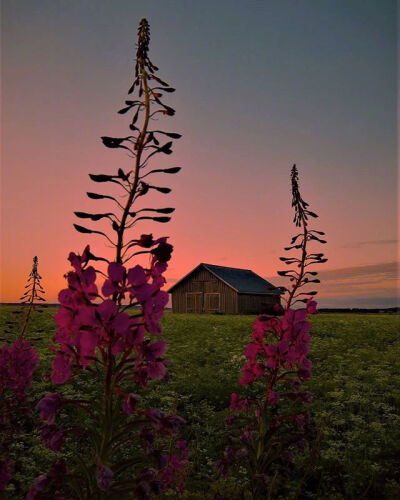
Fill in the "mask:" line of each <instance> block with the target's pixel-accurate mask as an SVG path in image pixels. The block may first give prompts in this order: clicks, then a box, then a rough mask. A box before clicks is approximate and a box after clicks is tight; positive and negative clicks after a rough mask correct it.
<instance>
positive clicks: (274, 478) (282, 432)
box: [217, 165, 327, 499]
mask: <svg viewBox="0 0 400 500" xmlns="http://www.w3.org/2000/svg"><path fill="white" fill-rule="evenodd" d="M291 184H292V195H293V199H292V206H293V208H294V211H295V216H294V219H293V222H294V223H295V225H296V227H299V228H301V231H300V232H299V233H298V234H296V235H295V236H294V237H293V238H292V240H291V245H290V246H288V247H286V248H285V250H286V251H292V250H298V251H299V252H300V256H299V257H294V256H290V257H281V258H280V260H281V261H282V262H284V263H285V264H286V265H288V266H293V268H292V269H289V270H284V271H278V274H279V275H280V276H284V277H286V278H288V279H289V282H290V285H289V288H286V287H281V291H282V293H286V297H283V300H284V303H285V307H284V308H282V307H281V306H277V308H276V309H277V313H280V314H281V316H280V317H278V316H270V315H265V314H263V315H261V316H259V317H258V318H257V319H256V321H255V323H254V326H253V330H252V341H251V342H250V343H249V344H247V346H246V348H245V351H244V355H245V357H246V359H247V361H246V363H245V365H244V367H243V369H242V376H241V378H240V380H239V382H240V384H241V385H243V386H247V387H248V393H249V396H248V397H245V398H244V397H240V396H238V395H237V394H236V393H233V394H231V404H230V410H231V411H232V412H233V413H232V414H231V415H229V416H228V417H227V419H226V425H227V426H228V427H230V429H231V431H230V440H231V446H228V447H227V448H226V449H225V451H224V455H223V458H222V459H221V460H219V461H218V462H217V468H218V470H219V472H220V474H222V475H226V474H227V473H228V469H229V467H230V466H233V465H234V464H236V465H239V466H241V467H244V468H245V469H246V470H247V477H248V480H249V486H248V488H247V491H248V493H249V494H250V496H251V498H253V499H261V498H263V499H264V498H270V497H271V495H274V494H275V493H276V492H277V491H279V486H282V481H284V480H285V476H289V474H290V471H291V470H292V467H293V458H294V454H295V453H296V451H299V450H300V451H301V450H304V448H305V446H306V437H307V434H308V430H307V427H308V425H309V423H310V422H309V417H308V414H307V412H306V410H305V408H304V404H307V403H309V402H310V401H311V398H312V396H311V393H310V392H308V391H304V390H303V389H302V383H303V382H304V381H306V380H307V379H309V378H310V377H311V361H310V359H309V358H308V352H309V344H310V332H311V323H310V321H309V316H310V315H312V314H316V312H317V303H316V302H315V301H314V300H313V297H314V296H315V295H316V294H317V292H316V291H307V292H305V291H303V289H304V286H306V285H308V284H309V283H319V279H318V278H316V276H317V274H318V273H317V272H316V271H310V270H309V267H310V266H312V265H314V264H321V263H323V262H326V261H327V259H326V258H324V255H323V254H322V253H311V252H310V251H309V244H310V243H311V242H319V243H322V244H323V243H326V241H325V240H322V239H321V238H320V236H323V235H324V233H323V232H321V231H316V230H311V229H310V228H309V218H310V217H317V215H316V214H315V213H314V212H311V211H310V210H309V209H308V203H306V202H305V201H304V200H303V199H302V197H301V194H300V191H299V183H298V171H297V168H296V165H294V166H293V168H292V171H291ZM296 303H297V306H298V305H299V304H300V305H301V304H304V306H303V307H301V308H298V307H296V308H294V307H293V306H294V305H295V304H296ZM279 309H280V310H279ZM311 451H312V452H315V449H314V450H311ZM246 498H247V497H246Z"/></svg>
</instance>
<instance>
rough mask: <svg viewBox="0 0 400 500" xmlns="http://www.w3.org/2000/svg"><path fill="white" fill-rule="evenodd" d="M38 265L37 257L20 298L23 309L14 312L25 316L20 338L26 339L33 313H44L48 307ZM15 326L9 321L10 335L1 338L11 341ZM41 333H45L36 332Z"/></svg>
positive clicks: (6, 331)
mask: <svg viewBox="0 0 400 500" xmlns="http://www.w3.org/2000/svg"><path fill="white" fill-rule="evenodd" d="M38 265H39V259H38V258H37V256H36V255H35V257H33V263H32V270H31V272H30V273H29V275H28V280H27V284H26V285H25V292H24V293H23V295H22V297H20V305H21V307H20V308H18V309H16V310H15V311H13V314H15V315H18V316H23V315H24V314H25V315H24V319H23V321H22V325H21V327H20V333H19V337H20V338H24V337H25V334H26V330H27V327H28V324H29V320H30V318H31V314H32V312H33V311H36V312H39V313H41V312H43V308H45V307H46V305H45V304H43V302H45V301H46V299H45V298H44V297H43V295H44V294H45V293H46V292H45V291H44V289H43V286H42V284H41V279H42V277H41V276H40V274H39V273H38ZM15 326H16V324H15V322H13V321H7V322H6V329H5V333H6V334H7V335H8V337H6V338H1V340H5V341H10V339H11V337H10V335H13V334H14V329H15ZM39 332H43V329H36V330H35V333H39Z"/></svg>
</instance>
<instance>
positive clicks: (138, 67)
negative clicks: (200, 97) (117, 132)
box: [74, 19, 181, 264]
mask: <svg viewBox="0 0 400 500" xmlns="http://www.w3.org/2000/svg"><path fill="white" fill-rule="evenodd" d="M149 42H150V27H149V24H148V22H147V20H146V19H142V20H141V21H140V25H139V30H138V42H137V52H136V64H135V75H134V81H133V83H132V85H131V87H130V89H129V90H128V94H132V93H133V92H134V91H135V89H137V91H138V92H137V94H138V95H137V98H136V99H134V100H126V101H125V107H123V108H122V109H120V110H119V111H118V113H119V114H127V113H132V119H131V121H130V124H129V129H130V132H131V134H130V135H127V136H126V137H108V136H103V137H102V138H101V139H102V141H103V144H104V146H105V147H107V148H111V149H124V150H125V151H127V153H128V156H129V157H130V158H132V159H133V168H132V169H131V170H129V171H127V172H124V171H123V170H122V169H121V168H119V169H118V171H117V173H116V174H113V175H109V174H89V177H90V178H91V179H92V181H94V182H97V183H106V182H112V183H114V184H118V185H119V186H120V187H121V188H122V190H123V193H122V195H121V196H120V199H117V198H115V197H113V196H108V195H104V194H98V193H91V192H89V193H87V195H88V197H89V198H91V199H94V200H100V199H107V200H111V201H112V202H113V203H115V204H116V205H117V208H119V210H120V213H119V214H117V213H116V212H115V211H107V212H104V213H95V214H91V213H86V212H75V215H76V216H77V217H79V218H81V219H89V220H92V221H99V220H103V219H104V220H108V221H109V223H110V226H111V230H112V233H111V235H107V234H105V233H104V232H103V231H95V230H92V229H89V228H87V227H84V226H80V225H78V224H74V226H75V229H76V230H77V231H79V232H81V233H96V234H100V235H101V236H103V237H105V238H106V239H107V240H108V241H109V242H110V243H111V244H112V245H113V246H114V247H115V249H116V257H115V261H116V262H117V263H119V264H123V263H126V262H128V261H129V260H130V259H131V258H132V257H133V256H134V255H135V252H133V253H132V249H133V248H134V247H135V246H138V240H133V239H131V240H128V241H126V237H125V232H126V230H127V229H130V228H132V227H133V226H134V225H135V224H137V223H138V222H139V221H143V220H151V221H153V222H158V223H165V222H168V221H169V220H170V217H169V216H165V214H170V213H172V212H173V211H174V208H169V207H168V208H142V209H140V210H133V208H132V207H133V204H134V203H135V201H137V200H138V198H140V197H142V196H145V195H146V194H148V193H149V192H151V191H152V190H155V191H158V192H160V193H164V194H167V193H169V192H170V191H171V189H170V188H168V187H161V186H155V185H153V184H149V182H148V180H147V177H149V176H151V175H153V174H156V173H164V174H176V173H177V172H179V170H180V167H171V168H162V169H154V170H151V171H149V172H146V173H145V169H146V167H147V166H148V163H149V160H150V159H151V158H152V157H153V156H154V155H156V154H165V155H170V154H171V153H172V149H171V148H172V143H173V141H172V140H170V139H179V138H180V137H181V135H180V134H178V133H176V132H165V131H162V130H150V123H151V120H152V119H153V118H155V117H157V116H158V115H159V114H161V115H167V116H173V115H174V114H175V110H174V109H172V108H171V107H170V106H168V105H166V104H165V103H164V102H163V101H162V97H163V93H171V92H174V91H175V89H173V88H172V87H170V86H169V84H168V83H166V82H164V81H163V80H161V79H160V78H159V77H158V76H157V75H156V72H157V71H158V68H157V66H155V65H154V64H153V63H152V62H151V61H150V59H149V55H148V51H149ZM164 136H165V137H167V138H168V140H167V141H166V142H165V143H163V144H161V141H162V137H164ZM144 179H146V180H144ZM157 214H163V215H162V216H159V215H157ZM141 253H146V251H141ZM91 258H92V259H93V260H96V257H95V256H93V255H91ZM100 260H106V259H103V258H101V259H100Z"/></svg>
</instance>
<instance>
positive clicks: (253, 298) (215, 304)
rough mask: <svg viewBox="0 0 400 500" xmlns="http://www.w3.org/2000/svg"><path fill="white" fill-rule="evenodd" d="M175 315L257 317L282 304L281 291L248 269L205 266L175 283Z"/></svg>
mask: <svg viewBox="0 0 400 500" xmlns="http://www.w3.org/2000/svg"><path fill="white" fill-rule="evenodd" d="M168 292H169V293H171V294H172V309H173V311H174V312H196V313H202V312H208V313H212V312H219V313H227V314H238V313H239V314H257V313H260V312H265V311H266V310H267V309H270V308H271V307H272V305H273V304H276V303H279V302H280V291H279V289H277V288H276V287H275V286H274V285H272V284H271V283H269V282H268V281H267V280H264V279H263V278H261V276H258V275H257V274H255V273H254V272H253V271H250V270H248V269H237V268H232V267H225V266H216V265H213V264H205V263H201V264H199V265H198V266H197V267H195V268H194V269H193V270H192V271H191V272H190V273H188V274H187V275H186V276H184V277H183V278H182V279H181V280H179V281H178V282H177V283H175V284H174V285H173V286H172V287H171V288H170V289H169V290H168Z"/></svg>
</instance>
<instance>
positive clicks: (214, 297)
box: [204, 293, 220, 313]
mask: <svg viewBox="0 0 400 500" xmlns="http://www.w3.org/2000/svg"><path fill="white" fill-rule="evenodd" d="M204 298H205V311H206V312H208V313H215V312H220V294H219V293H206V294H205V297H204Z"/></svg>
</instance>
